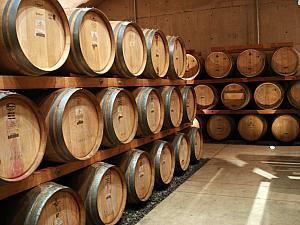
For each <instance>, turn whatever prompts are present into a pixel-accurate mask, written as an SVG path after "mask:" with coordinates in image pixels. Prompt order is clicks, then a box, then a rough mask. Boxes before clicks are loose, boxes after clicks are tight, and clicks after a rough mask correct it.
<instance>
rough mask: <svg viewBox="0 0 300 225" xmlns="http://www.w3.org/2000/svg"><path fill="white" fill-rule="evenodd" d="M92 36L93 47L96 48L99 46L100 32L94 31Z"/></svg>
mask: <svg viewBox="0 0 300 225" xmlns="http://www.w3.org/2000/svg"><path fill="white" fill-rule="evenodd" d="M91 37H92V47H93V49H95V48H97V47H98V40H99V35H98V32H95V31H92V32H91Z"/></svg>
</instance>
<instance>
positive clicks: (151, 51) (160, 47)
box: [143, 29, 170, 79]
mask: <svg viewBox="0 0 300 225" xmlns="http://www.w3.org/2000/svg"><path fill="white" fill-rule="evenodd" d="M143 32H144V35H145V39H146V46H147V64H146V68H145V71H144V73H143V75H144V76H145V77H147V78H150V79H151V78H154V79H156V78H163V77H165V76H166V74H167V72H168V69H169V64H170V56H169V46H168V41H167V38H166V36H165V34H164V33H163V32H162V31H161V30H157V29H143Z"/></svg>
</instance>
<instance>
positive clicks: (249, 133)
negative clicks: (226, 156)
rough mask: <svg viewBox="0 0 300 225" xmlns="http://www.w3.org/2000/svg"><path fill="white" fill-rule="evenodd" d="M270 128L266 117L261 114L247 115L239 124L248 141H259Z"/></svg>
mask: <svg viewBox="0 0 300 225" xmlns="http://www.w3.org/2000/svg"><path fill="white" fill-rule="evenodd" d="M267 129H268V123H267V121H266V119H265V118H264V117H262V116H260V115H245V116H243V117H242V118H241V119H240V121H239V124H238V131H239V133H240V135H241V137H242V138H243V139H245V140H247V141H257V140H259V139H260V138H262V137H263V136H264V135H265V134H266V132H267Z"/></svg>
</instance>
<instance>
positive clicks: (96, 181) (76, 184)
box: [67, 162, 127, 225]
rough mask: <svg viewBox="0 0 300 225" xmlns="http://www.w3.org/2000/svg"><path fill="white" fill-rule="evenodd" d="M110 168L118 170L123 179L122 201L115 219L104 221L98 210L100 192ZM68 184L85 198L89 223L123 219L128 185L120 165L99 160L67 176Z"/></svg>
mask: <svg viewBox="0 0 300 225" xmlns="http://www.w3.org/2000/svg"><path fill="white" fill-rule="evenodd" d="M110 170H114V171H116V172H117V173H118V174H119V177H120V180H121V181H122V184H123V186H122V203H121V207H120V211H119V213H118V214H117V216H116V217H115V218H114V219H113V221H111V222H110V223H104V221H103V220H102V218H101V216H100V212H99V211H98V201H99V199H98V193H99V191H100V184H101V182H102V180H103V179H104V176H105V174H106V173H107V172H108V171H110ZM67 184H68V186H70V187H71V188H72V189H73V190H75V191H76V192H77V193H78V195H79V196H80V198H81V199H83V203H84V207H85V209H86V221H87V225H102V224H107V225H113V224H116V223H117V222H118V221H119V220H120V219H121V217H122V214H123V211H124V209H125V205H126V199H127V186H126V182H125V177H124V174H123V172H121V170H120V169H119V168H118V167H116V166H114V165H111V164H108V163H105V162H98V163H95V164H93V165H91V166H89V167H87V168H85V169H83V170H81V171H79V172H77V173H75V174H72V175H70V176H69V177H67Z"/></svg>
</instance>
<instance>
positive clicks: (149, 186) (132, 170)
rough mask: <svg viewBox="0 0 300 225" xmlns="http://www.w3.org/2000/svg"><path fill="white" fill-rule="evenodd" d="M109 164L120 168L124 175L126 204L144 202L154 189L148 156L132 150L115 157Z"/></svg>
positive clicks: (152, 173)
mask: <svg viewBox="0 0 300 225" xmlns="http://www.w3.org/2000/svg"><path fill="white" fill-rule="evenodd" d="M110 162H111V163H112V164H114V165H117V166H119V167H120V169H121V170H122V171H123V173H124V174H125V181H126V184H127V203H129V204H136V203H141V202H146V201H147V200H148V199H149V198H150V196H151V195H152V191H153V187H154V179H155V178H154V177H155V175H154V173H155V172H154V167H153V164H152V160H151V157H150V155H149V154H148V153H147V152H145V151H141V150H138V149H132V150H130V151H128V152H125V153H123V154H122V155H119V156H116V157H115V158H113V159H111V160H110Z"/></svg>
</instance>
